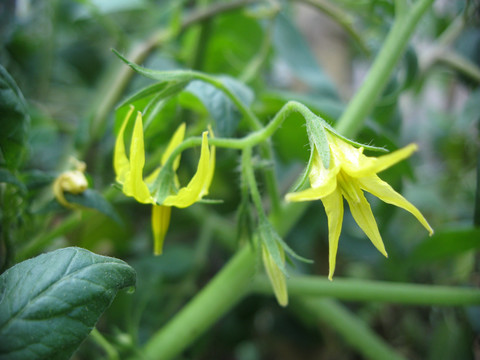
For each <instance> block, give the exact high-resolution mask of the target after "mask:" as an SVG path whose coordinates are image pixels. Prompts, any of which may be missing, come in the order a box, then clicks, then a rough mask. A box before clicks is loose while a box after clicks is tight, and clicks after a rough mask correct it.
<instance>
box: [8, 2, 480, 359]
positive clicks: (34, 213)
mask: <svg viewBox="0 0 480 360" xmlns="http://www.w3.org/2000/svg"><path fill="white" fill-rule="evenodd" d="M246 3H250V4H248V5H246ZM312 3H314V4H315V3H320V4H322V3H328V4H331V6H333V7H334V10H335V11H336V12H333V15H332V13H330V12H328V11H327V12H325V11H322V9H319V8H318V7H316V6H313V5H312ZM407 3H410V2H407ZM225 4H230V5H231V7H232V9H227V8H228V6H225ZM232 4H233V5H235V6H236V5H238V6H237V7H236V8H235V9H233V8H234V6H233V5H232ZM222 6H224V7H225V8H226V9H227V10H228V11H226V10H225V9H223V8H222ZM215 7H217V8H218V9H223V11H219V12H218V14H217V15H215V16H212V17H206V18H205V20H204V21H196V22H193V21H195V20H198V19H197V18H195V16H198V14H202V11H207V12H208V11H212V9H216V8H215ZM393 12H394V6H393V4H392V2H391V1H387V0H377V1H375V0H372V1H369V0H362V1H350V0H341V1H338V2H333V1H332V2H331V3H330V2H328V1H278V2H277V1H272V2H261V1H226V2H225V1H216V2H215V1H208V0H198V1H173V0H163V1H161V0H160V1H153V0H117V1H113V0H77V1H67V0H52V1H28V0H18V1H13V0H4V1H2V3H1V4H0V43H1V47H0V63H1V64H2V66H3V67H4V68H5V69H7V71H8V72H9V73H10V75H11V76H12V77H13V79H14V80H15V81H16V83H17V85H18V87H19V89H20V90H21V92H22V93H23V96H24V97H25V100H26V104H27V107H28V114H29V116H30V125H29V127H28V129H26V132H25V134H26V142H25V149H24V151H19V152H18V154H17V155H18V159H17V160H18V162H19V164H17V165H15V167H16V169H18V171H17V172H16V176H17V177H18V179H19V180H20V181H21V182H22V183H23V184H24V185H25V189H22V190H21V191H20V190H16V191H14V193H13V194H10V195H9V196H8V197H5V198H3V203H2V210H1V215H2V222H3V226H4V227H7V226H8V227H9V229H11V231H10V232H9V234H10V235H9V238H8V239H5V238H2V248H3V249H5V248H8V247H9V248H10V249H13V250H12V251H13V253H14V252H15V250H16V249H17V250H18V249H22V247H24V246H25V245H26V244H28V243H29V241H30V240H31V239H32V238H33V237H35V236H37V235H38V233H42V232H44V231H46V230H47V229H49V228H51V227H54V226H55V225H56V224H58V223H61V222H62V221H63V220H64V219H65V218H66V217H67V216H68V215H69V214H68V210H65V209H61V208H60V207H58V206H56V207H55V206H52V199H53V195H52V192H51V187H50V184H51V182H52V181H53V179H54V178H55V177H56V176H57V175H58V174H59V173H60V172H61V171H63V170H64V169H65V168H66V166H67V164H68V159H69V157H70V156H76V157H78V158H80V159H81V160H83V161H85V162H86V164H87V173H88V176H89V181H90V182H91V186H92V188H93V189H96V190H97V191H99V192H102V191H105V190H107V191H110V192H111V194H110V199H111V201H112V204H113V207H114V209H115V211H116V213H118V215H119V216H120V218H121V224H119V223H117V222H115V221H113V220H112V219H111V218H109V217H108V216H105V215H103V214H101V213H98V212H97V213H95V212H93V211H82V214H81V215H78V216H82V217H84V219H83V220H84V221H81V222H80V226H78V227H75V229H72V231H69V232H68V233H67V234H66V235H64V236H60V237H55V238H54V239H51V240H50V241H48V242H46V243H45V246H44V248H43V249H38V250H42V251H46V250H49V249H54V248H58V247H64V246H69V245H75V246H80V247H84V248H87V249H90V250H92V251H94V252H96V253H99V254H105V255H111V256H115V257H118V258H121V259H123V260H125V261H127V262H128V263H129V264H130V265H132V266H133V267H134V268H135V269H136V271H137V289H136V292H135V293H134V294H126V293H124V294H120V295H119V296H118V297H117V299H116V300H115V302H114V303H113V305H112V307H111V308H110V309H109V310H108V311H107V312H106V313H105V314H104V315H103V317H102V318H101V320H100V322H99V325H98V328H99V329H100V330H101V331H102V332H103V333H105V334H107V337H108V339H109V340H111V342H112V343H113V344H115V345H116V346H118V347H119V349H120V353H121V356H122V358H124V357H126V356H128V355H131V354H133V353H134V350H133V349H134V348H135V346H136V345H137V344H142V343H143V342H145V341H146V339H148V338H149V336H150V335H151V334H152V333H153V332H154V331H155V330H157V329H158V328H159V327H161V325H162V324H164V323H165V322H166V321H167V320H168V319H169V318H171V317H172V316H173V314H175V312H176V311H177V310H179V309H180V308H181V306H182V305H183V304H185V303H186V302H187V301H188V299H190V298H191V297H192V296H193V295H194V294H195V293H196V292H198V291H199V289H201V287H202V286H203V285H204V284H205V283H206V282H207V281H208V280H209V279H210V278H211V277H212V276H213V275H214V274H215V273H216V272H217V271H218V270H219V269H220V268H221V267H222V265H223V264H224V263H225V262H226V261H227V260H228V258H229V257H230V255H231V254H232V253H233V251H234V249H235V248H236V246H237V244H236V234H235V233H236V223H235V222H236V210H237V207H238V204H239V201H240V198H239V197H240V195H239V194H240V192H239V190H238V188H239V185H240V184H239V180H238V179H239V176H238V164H239V157H238V152H236V151H233V150H224V149H217V167H216V171H215V178H214V182H213V184H212V187H211V189H210V197H211V198H214V199H222V200H223V203H222V204H217V205H211V204H196V205H194V206H192V207H191V208H188V209H185V210H180V209H175V208H174V209H173V211H172V222H171V225H170V230H169V233H168V235H167V238H166V243H165V253H164V255H162V256H161V257H154V256H153V255H152V251H151V248H152V238H151V230H150V208H149V207H148V206H144V205H141V204H138V203H136V202H134V201H132V199H129V198H126V197H124V196H123V195H122V194H121V192H120V191H118V190H116V189H113V188H112V187H111V185H112V184H113V183H114V174H113V169H112V150H113V146H114V141H115V135H114V127H115V121H114V119H115V106H116V105H117V104H119V103H120V102H121V101H122V99H124V98H126V97H127V96H128V95H129V94H131V93H133V92H134V91H135V90H137V89H140V88H141V87H143V86H145V85H147V84H149V83H150V81H149V80H146V79H144V78H141V77H140V76H138V75H134V76H133V77H132V78H131V79H129V80H128V81H127V82H125V83H123V84H121V85H122V86H121V87H120V86H119V84H118V83H117V82H116V80H117V79H118V78H119V76H121V75H120V74H121V72H122V71H125V69H126V66H125V65H124V64H122V63H121V61H120V60H119V59H118V58H117V57H116V56H115V55H114V54H113V53H112V52H111V49H112V48H115V49H117V50H118V51H120V52H122V53H123V54H125V55H126V56H127V57H128V56H130V58H134V57H135V56H138V54H139V52H141V51H144V53H145V56H143V57H137V58H138V59H140V60H141V61H140V62H141V63H142V64H143V65H145V66H147V67H149V68H155V69H197V70H200V71H204V72H208V73H211V74H224V75H229V76H232V77H236V78H237V79H239V80H241V81H243V82H245V83H246V85H247V86H248V87H249V88H250V89H251V92H248V93H247V95H246V96H247V97H249V98H250V99H251V101H252V109H253V110H254V111H255V113H257V114H259V116H260V118H261V119H262V121H264V122H267V121H268V120H269V119H271V118H272V117H273V116H274V114H275V113H276V112H277V111H278V110H279V109H280V108H281V106H282V105H283V104H284V103H285V102H287V101H288V100H298V101H300V102H302V103H304V104H305V105H307V106H308V107H309V108H311V109H312V110H313V111H314V112H316V113H317V114H320V115H321V116H322V117H323V118H324V119H325V120H327V121H328V122H330V123H331V124H335V121H336V119H338V117H339V116H340V115H341V113H342V111H343V109H344V108H345V106H346V103H347V102H348V100H349V99H350V98H351V97H352V95H353V94H354V93H355V91H356V89H358V88H359V86H360V84H361V83H362V80H363V78H364V76H365V73H366V71H367V70H368V68H369V66H370V65H371V63H372V61H373V59H374V57H375V55H376V53H377V51H379V49H380V47H381V44H382V43H383V41H384V39H385V35H386V34H387V32H388V29H389V28H390V26H391V24H392V21H393V16H394V13H393ZM192 19H193V21H192ZM189 21H191V22H190V23H189ZM339 23H340V24H344V26H340V25H339ZM345 24H347V25H345ZM479 24H480V5H479V2H478V1H440V0H439V1H435V3H434V6H433V7H432V9H431V10H429V11H428V12H427V14H426V15H425V16H424V17H423V18H422V20H421V21H420V24H419V26H418V27H417V29H416V31H415V35H414V37H413V41H412V42H411V44H410V46H409V47H408V50H407V52H406V54H405V55H404V57H403V58H402V60H401V62H400V64H399V65H398V67H397V71H396V72H395V74H394V75H393V77H392V78H391V79H390V80H389V82H388V85H387V88H386V89H385V91H384V92H383V94H382V97H381V100H380V101H379V103H378V104H377V106H376V107H375V109H374V111H373V113H372V114H371V115H370V117H369V119H368V120H367V122H366V126H365V127H364V128H363V129H362V131H361V132H360V134H359V136H358V137H357V138H356V139H355V140H357V141H360V142H364V143H371V144H373V145H377V146H385V147H386V148H388V149H389V150H395V149H397V148H399V147H401V146H404V145H406V144H408V143H410V142H416V143H417V144H418V145H419V151H418V152H417V153H416V154H415V155H414V156H413V157H412V158H410V159H408V160H407V161H404V162H402V163H401V164H399V165H397V166H395V167H393V168H391V169H389V170H387V171H385V172H384V173H382V174H381V177H382V179H384V180H386V181H388V182H389V183H390V184H391V185H392V186H393V187H394V188H395V189H396V190H397V191H399V192H401V193H402V194H403V195H404V196H405V197H406V198H407V199H409V200H410V201H411V202H412V203H413V204H414V205H415V206H417V207H418V208H419V209H420V210H421V211H422V213H423V214H424V215H425V217H426V218H427V219H428V221H429V222H430V224H431V225H432V227H433V228H434V229H435V235H434V236H433V237H432V238H429V237H428V236H427V233H426V232H425V231H424V229H423V228H422V227H421V226H420V225H419V224H418V223H417V221H416V220H415V219H414V218H413V217H412V216H411V215H410V214H408V213H406V212H404V211H403V210H401V209H398V208H395V207H393V206H391V205H388V204H385V203H382V202H380V201H378V199H376V198H373V197H368V199H369V201H370V202H371V204H372V209H373V212H374V214H375V216H376V219H377V222H378V224H379V228H380V232H381V234H382V236H383V239H384V242H385V245H386V248H387V251H388V253H389V258H388V259H385V258H383V256H382V255H381V254H380V253H378V251H376V249H375V248H374V247H373V246H372V244H371V243H370V242H369V241H368V239H367V238H366V237H365V235H364V234H363V232H362V231H361V230H360V229H359V228H358V226H357V225H356V224H355V222H354V221H353V218H352V217H351V215H350V214H349V213H348V211H346V216H345V219H344V226H343V231H342V235H341V238H340V246H339V253H338V259H337V270H336V274H335V275H336V276H337V277H349V278H362V279H377V280H388V281H394V282H397V281H398V282H410V283H426V284H439V285H455V286H478V284H479V282H480V275H479V265H478V253H477V249H478V247H479V246H480V229H479V228H478V226H479V225H480V208H479V206H480V205H479V204H480V200H479V194H478V191H479V190H478V187H479V185H478V181H479V180H478V177H479V166H480V162H479V161H480V160H479V159H480V157H479V139H480V138H479V133H478V124H479V119H480V88H479V86H478V84H479V82H480V72H479V65H480V30H479ZM347 30H350V32H349V31H347ZM155 37H156V38H155ZM152 39H157V40H158V39H162V41H157V42H153V43H152V41H153V40H152ZM152 44H153V45H152ZM116 89H119V91H118V92H117V93H116V92H115V90H116ZM194 95H195V89H192V88H190V89H187V90H186V91H184V92H182V93H181V94H180V95H179V96H175V97H172V98H171V99H170V100H168V102H166V103H165V104H163V105H162V106H163V107H162V108H161V109H160V110H159V111H158V113H157V115H156V117H155V118H154V119H153V120H152V123H151V124H150V125H149V126H148V127H147V128H146V133H145V143H146V148H147V153H148V154H150V155H152V156H153V154H155V152H157V153H158V151H159V150H162V149H163V147H164V146H165V142H166V141H168V139H169V137H170V134H171V133H172V131H173V130H174V129H175V128H176V127H177V126H178V125H179V124H180V123H181V122H183V121H185V122H187V124H188V126H189V128H190V129H191V133H192V134H193V133H196V134H198V133H199V132H200V131H201V130H202V129H203V128H204V126H205V124H206V121H207V120H208V119H209V117H210V116H211V112H209V111H211V110H212V109H208V108H207V107H206V106H205V105H204V103H202V102H201V101H200V100H198V99H197V98H196V97H195V96H194ZM216 111H217V113H216V116H217V117H225V118H226V119H227V120H226V121H225V124H226V125H224V127H220V128H219V127H218V126H217V128H216V131H217V133H219V134H220V135H222V136H240V135H242V134H245V131H246V129H245V127H244V125H243V124H242V123H239V124H238V120H239V116H238V113H236V112H235V110H234V109H230V108H228V107H227V108H219V109H218V108H217V109H216ZM0 121H2V115H1V114H0ZM301 124H303V121H302V119H301V118H300V116H296V115H292V116H291V117H290V118H289V119H288V120H287V121H286V122H285V123H284V124H283V126H282V128H281V129H280V130H279V131H278V132H277V133H276V134H275V136H274V137H273V139H272V143H273V148H274V150H275V160H276V163H275V167H276V173H277V178H278V180H279V184H280V186H281V190H282V193H286V192H287V191H288V190H289V189H290V188H291V186H292V183H293V182H294V180H295V179H296V177H297V176H298V175H299V174H300V173H301V171H302V170H303V169H304V166H305V163H306V161H307V159H308V153H309V149H308V145H307V143H308V140H307V136H306V130H305V127H304V126H303V125H301ZM2 126H3V125H2ZM0 131H2V130H1V129H0ZM197 153H198V152H194V151H193V150H189V151H188V152H186V153H185V155H184V159H185V160H184V161H182V165H181V167H180V169H179V177H180V180H181V181H182V182H183V183H185V182H186V181H188V179H189V177H190V176H191V174H192V173H193V172H194V170H195V166H196V158H197ZM148 154H147V167H148V166H149V165H148ZM190 155H193V156H190ZM3 160H5V159H3ZM154 165H155V164H150V167H151V168H153V166H154ZM261 165H262V164H259V166H261ZM264 165H265V164H263V166H264ZM267 166H268V164H267ZM109 188H110V190H108V189H109ZM7 200H8V202H7ZM266 206H267V208H268V203H267V204H266ZM107 212H108V211H107ZM92 215H93V216H92ZM285 240H286V242H287V243H288V244H289V245H290V246H291V247H292V248H294V249H295V250H296V251H297V252H298V253H299V254H301V255H303V256H306V257H309V258H312V259H314V261H315V263H314V265H308V264H297V266H296V267H295V268H292V269H291V272H292V273H305V274H316V275H321V276H325V275H326V274H327V272H328V258H327V256H328V255H327V254H328V243H327V226H326V216H325V213H324V210H323V206H322V204H321V202H314V203H312V204H311V205H310V207H309V209H308V211H307V212H306V214H305V215H304V216H303V217H302V218H301V220H300V221H299V222H298V224H297V225H296V226H295V228H294V229H293V230H292V231H291V232H290V233H289V235H288V236H287V237H286V238H285ZM37 252H38V251H37ZM35 254H36V252H35V253H32V254H28V255H29V256H33V255H35ZM19 260H21V259H19ZM8 261H11V259H10V260H9V259H6V258H5V257H4V258H2V267H3V268H5V267H6V266H9V265H11V264H7V262H8ZM258 267H259V271H261V267H260V264H259V265H258ZM334 281H335V280H334ZM219 296H221V294H219ZM346 305H347V306H348V307H349V308H350V309H351V310H352V312H354V313H355V314H356V315H358V316H359V317H360V318H361V319H363V320H364V321H365V322H366V323H368V324H369V325H370V327H371V328H373V329H374V330H375V331H376V332H377V333H378V334H379V335H380V337H381V338H383V339H385V340H386V341H387V342H388V343H389V344H391V345H392V346H393V347H394V348H395V349H397V350H398V351H399V352H400V353H401V354H403V355H404V356H406V357H407V358H409V359H432V360H433V359H480V345H479V341H480V340H479V338H478V337H477V336H478V334H479V333H480V309H479V308H478V307H477V308H473V307H472V308H452V307H416V306H399V305H390V304H382V303H376V302H371V303H346ZM295 309H296V308H295V306H290V307H288V308H286V309H282V308H280V307H279V306H278V305H277V303H276V301H275V299H274V298H273V297H263V296H251V297H249V298H247V299H246V300H245V301H243V302H242V303H241V304H240V305H239V306H238V307H236V308H235V310H234V311H233V312H231V313H229V314H228V315H227V316H226V317H224V318H223V319H222V320H221V321H220V322H219V323H218V324H216V325H215V326H214V328H213V329H212V331H210V332H208V333H207V334H206V335H203V336H201V337H200V339H199V340H198V341H197V342H195V344H194V345H193V346H192V347H191V348H190V349H189V350H188V351H187V352H186V353H185V354H184V355H183V357H182V358H183V359H238V360H257V359H258V360H260V359H280V360H282V359H285V360H287V359H360V357H359V355H357V354H356V353H355V351H354V350H352V349H350V348H349V347H348V346H346V345H345V343H344V341H343V340H342V338H340V337H338V335H337V334H336V333H335V332H334V331H332V330H331V329H330V328H329V326H328V325H329V324H320V325H319V324H315V323H311V322H310V321H308V320H307V319H304V318H303V317H302V314H298V311H296V310H295ZM298 315H300V316H298ZM74 358H75V359H97V358H98V359H100V358H105V355H104V353H103V352H102V350H101V349H100V348H98V347H97V345H94V342H93V341H92V340H91V339H87V340H86V342H84V344H83V345H82V347H81V348H80V350H79V351H78V352H77V354H76V355H75V357H74Z"/></svg>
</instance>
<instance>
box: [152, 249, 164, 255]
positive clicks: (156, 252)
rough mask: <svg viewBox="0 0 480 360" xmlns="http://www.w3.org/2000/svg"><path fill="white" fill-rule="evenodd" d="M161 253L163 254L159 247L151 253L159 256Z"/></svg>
mask: <svg viewBox="0 0 480 360" xmlns="http://www.w3.org/2000/svg"><path fill="white" fill-rule="evenodd" d="M162 254H163V249H160V250H157V249H156V250H154V251H153V255H155V256H160V255H162Z"/></svg>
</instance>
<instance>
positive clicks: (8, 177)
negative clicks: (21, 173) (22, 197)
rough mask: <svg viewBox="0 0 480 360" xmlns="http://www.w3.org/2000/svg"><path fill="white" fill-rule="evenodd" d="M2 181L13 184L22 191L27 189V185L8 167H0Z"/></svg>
mask: <svg viewBox="0 0 480 360" xmlns="http://www.w3.org/2000/svg"><path fill="white" fill-rule="evenodd" d="M0 183H7V184H12V185H15V186H16V187H17V188H19V189H20V191H22V192H26V191H27V188H26V187H25V185H24V184H23V183H22V182H21V181H20V180H18V178H17V177H16V176H15V175H14V174H12V173H11V172H10V171H8V170H7V169H0Z"/></svg>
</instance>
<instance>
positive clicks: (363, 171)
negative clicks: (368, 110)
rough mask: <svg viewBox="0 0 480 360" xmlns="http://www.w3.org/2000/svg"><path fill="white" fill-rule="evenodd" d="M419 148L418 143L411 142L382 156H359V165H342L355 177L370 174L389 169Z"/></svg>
mask: <svg viewBox="0 0 480 360" xmlns="http://www.w3.org/2000/svg"><path fill="white" fill-rule="evenodd" d="M417 149H418V146H417V145H416V144H410V145H407V146H405V147H403V148H401V149H399V150H397V151H394V152H392V153H390V154H387V155H383V156H380V157H378V158H374V157H368V156H365V155H362V157H361V158H359V161H360V163H359V164H360V165H359V167H355V168H354V167H351V166H349V165H348V164H346V165H345V166H342V169H343V170H345V172H346V173H347V174H349V175H350V176H353V177H365V176H369V175H372V174H376V173H379V172H381V171H383V170H385V169H388V168H389V167H391V166H392V165H395V164H396V163H399V162H400V161H402V160H404V159H406V158H408V157H409V156H410V155H412V154H413V153H414V152H415V151H416V150H417Z"/></svg>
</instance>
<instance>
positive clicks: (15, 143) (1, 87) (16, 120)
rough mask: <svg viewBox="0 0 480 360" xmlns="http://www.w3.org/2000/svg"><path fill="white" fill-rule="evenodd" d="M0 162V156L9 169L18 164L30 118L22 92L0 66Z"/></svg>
mask: <svg viewBox="0 0 480 360" xmlns="http://www.w3.org/2000/svg"><path fill="white" fill-rule="evenodd" d="M0 114H2V115H1V119H2V130H1V131H0V161H2V154H3V158H4V161H5V162H6V165H7V167H8V168H9V169H15V168H17V167H18V165H19V164H20V162H21V160H22V158H23V154H24V143H25V140H26V136H27V129H28V126H29V123H30V118H29V115H28V112H27V106H26V104H25V100H24V98H23V95H22V92H21V91H20V89H19V88H18V86H17V84H16V83H15V81H14V80H13V79H12V77H11V76H10V74H9V73H8V72H7V71H6V70H5V69H4V68H3V67H2V66H1V65H0Z"/></svg>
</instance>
